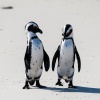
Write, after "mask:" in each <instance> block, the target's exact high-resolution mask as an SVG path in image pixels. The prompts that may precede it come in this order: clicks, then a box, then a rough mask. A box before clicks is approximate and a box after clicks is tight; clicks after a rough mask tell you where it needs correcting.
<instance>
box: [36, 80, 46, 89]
mask: <svg viewBox="0 0 100 100" xmlns="http://www.w3.org/2000/svg"><path fill="white" fill-rule="evenodd" d="M36 86H37V87H39V88H46V86H43V85H40V82H39V80H37V81H36Z"/></svg>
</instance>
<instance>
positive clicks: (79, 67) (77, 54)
mask: <svg viewBox="0 0 100 100" xmlns="http://www.w3.org/2000/svg"><path fill="white" fill-rule="evenodd" d="M75 54H76V58H77V63H78V72H80V70H81V59H80V55H79V53H78V51H77V48H76V46H75Z"/></svg>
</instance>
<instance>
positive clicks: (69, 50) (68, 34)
mask: <svg viewBox="0 0 100 100" xmlns="http://www.w3.org/2000/svg"><path fill="white" fill-rule="evenodd" d="M62 31H63V32H62V36H63V39H62V40H61V44H60V45H59V46H58V49H57V50H56V52H55V54H54V56H53V60H52V70H53V71H54V69H55V63H56V59H57V58H58V67H57V74H58V81H57V83H56V85H59V86H63V85H62V83H61V79H64V80H65V82H68V83H69V84H68V87H69V88H75V86H74V85H73V75H74V62H75V56H76V58H77V63H78V72H80V69H81V59H80V56H79V53H78V51H77V48H76V45H75V43H74V39H73V28H72V26H71V25H70V24H67V25H65V26H64V27H63V29H62Z"/></svg>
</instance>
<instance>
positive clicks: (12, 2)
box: [0, 0, 100, 100]
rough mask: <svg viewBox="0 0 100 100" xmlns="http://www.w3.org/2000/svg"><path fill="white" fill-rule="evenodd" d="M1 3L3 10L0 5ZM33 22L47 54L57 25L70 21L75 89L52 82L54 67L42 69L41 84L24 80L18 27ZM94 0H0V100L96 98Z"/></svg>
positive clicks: (97, 18)
mask: <svg viewBox="0 0 100 100" xmlns="http://www.w3.org/2000/svg"><path fill="white" fill-rule="evenodd" d="M4 8H5V9H4ZM29 21H35V22H36V23H37V24H38V25H39V27H40V28H41V29H42V30H43V34H37V35H38V37H39V38H40V39H41V40H42V42H43V45H44V48H45V50H46V52H47V53H48V55H49V56H50V62H52V57H53V55H54V53H55V51H56V49H57V47H58V45H59V44H60V42H61V38H62V27H63V26H64V25H65V24H68V23H69V24H71V25H72V26H73V29H74V31H73V34H74V41H75V44H76V46H77V49H78V52H79V54H80V57H81V62H82V68H81V72H80V73H78V70H77V63H76V62H75V74H74V85H75V86H77V89H69V88H68V84H67V83H65V81H63V80H62V82H63V87H59V86H55V83H56V81H57V72H56V68H57V66H56V68H55V71H54V72H52V70H51V66H50V69H49V71H48V72H45V71H44V70H43V74H42V76H41V79H40V83H41V84H42V85H45V86H47V88H46V89H39V88H36V87H33V88H32V89H29V90H27V89H25V90H23V89H22V87H23V86H24V84H25V66H24V54H25V50H26V44H27V38H26V35H25V30H24V26H25V24H26V23H27V22H29ZM99 43H100V1H99V0H59V1H58V0H0V100H100V46H99V45H100V44H99Z"/></svg>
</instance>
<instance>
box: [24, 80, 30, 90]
mask: <svg viewBox="0 0 100 100" xmlns="http://www.w3.org/2000/svg"><path fill="white" fill-rule="evenodd" d="M23 89H30V87H29V84H28V80H26V81H25V86H24V87H23Z"/></svg>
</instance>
